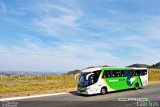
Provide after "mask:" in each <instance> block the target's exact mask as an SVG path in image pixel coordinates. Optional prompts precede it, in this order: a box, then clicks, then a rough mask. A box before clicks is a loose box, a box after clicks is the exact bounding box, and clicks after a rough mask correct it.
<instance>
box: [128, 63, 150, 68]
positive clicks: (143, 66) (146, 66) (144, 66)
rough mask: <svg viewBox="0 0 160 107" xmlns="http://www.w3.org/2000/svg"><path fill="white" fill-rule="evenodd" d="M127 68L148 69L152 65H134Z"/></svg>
mask: <svg viewBox="0 0 160 107" xmlns="http://www.w3.org/2000/svg"><path fill="white" fill-rule="evenodd" d="M127 67H136V68H148V67H150V65H147V64H138V63H137V64H132V65H129V66H127Z"/></svg>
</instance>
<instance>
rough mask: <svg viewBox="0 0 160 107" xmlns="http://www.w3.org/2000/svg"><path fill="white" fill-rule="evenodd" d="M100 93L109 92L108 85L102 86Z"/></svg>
mask: <svg viewBox="0 0 160 107" xmlns="http://www.w3.org/2000/svg"><path fill="white" fill-rule="evenodd" d="M100 94H101V95H104V94H107V87H102V88H101V92H100Z"/></svg>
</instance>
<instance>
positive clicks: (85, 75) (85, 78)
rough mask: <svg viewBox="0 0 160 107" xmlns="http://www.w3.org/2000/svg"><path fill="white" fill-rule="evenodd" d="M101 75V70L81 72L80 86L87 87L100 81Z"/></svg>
mask: <svg viewBox="0 0 160 107" xmlns="http://www.w3.org/2000/svg"><path fill="white" fill-rule="evenodd" d="M99 75H100V71H94V72H81V74H80V77H79V82H78V86H80V87H86V86H89V85H92V84H94V83H96V82H97V81H98V78H99Z"/></svg>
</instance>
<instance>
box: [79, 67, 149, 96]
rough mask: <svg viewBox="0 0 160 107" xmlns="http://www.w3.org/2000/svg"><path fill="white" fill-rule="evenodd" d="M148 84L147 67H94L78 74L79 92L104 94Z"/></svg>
mask: <svg viewBox="0 0 160 107" xmlns="http://www.w3.org/2000/svg"><path fill="white" fill-rule="evenodd" d="M146 85H148V71H147V68H130V67H96V68H89V69H84V70H82V71H81V72H80V74H79V79H78V86H77V91H78V93H79V94H86V95H91V94H98V93H101V94H106V93H107V92H111V91H118V90H124V89H136V90H137V89H139V88H143V87H144V86H146Z"/></svg>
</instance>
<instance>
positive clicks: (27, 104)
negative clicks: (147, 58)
mask: <svg viewBox="0 0 160 107" xmlns="http://www.w3.org/2000/svg"><path fill="white" fill-rule="evenodd" d="M118 98H124V99H126V100H131V98H133V99H134V98H137V99H136V100H140V98H147V99H148V100H149V101H150V102H142V103H141V102H140V103H139V102H137V101H123V102H122V101H118ZM15 102H18V105H17V107H136V106H139V107H140V106H143V107H144V106H149V107H153V106H154V107H160V83H159V84H152V85H148V86H146V87H144V88H143V89H139V90H124V91H118V92H111V93H108V94H106V95H92V96H79V95H78V94H77V93H76V92H70V93H68V94H64V95H56V96H49V97H40V98H30V99H24V100H19V101H15Z"/></svg>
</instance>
